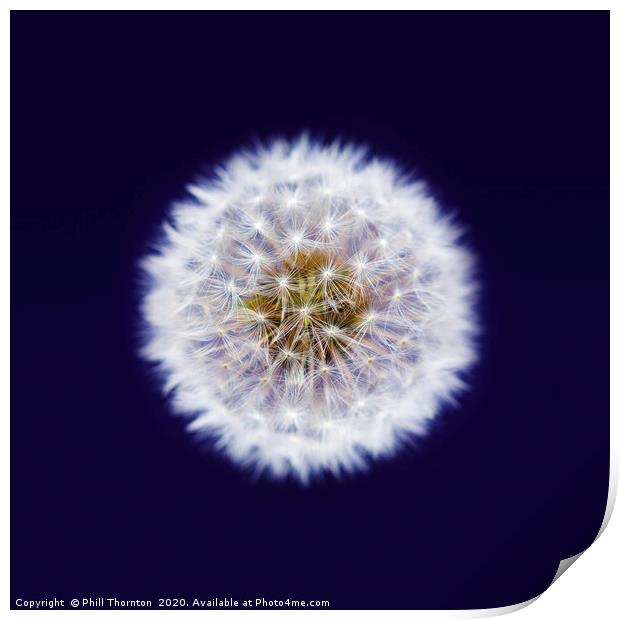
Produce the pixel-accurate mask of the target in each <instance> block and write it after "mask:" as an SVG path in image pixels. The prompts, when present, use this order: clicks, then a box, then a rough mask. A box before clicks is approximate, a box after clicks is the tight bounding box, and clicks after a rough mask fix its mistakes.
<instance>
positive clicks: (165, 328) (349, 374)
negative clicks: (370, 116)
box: [143, 138, 475, 482]
mask: <svg viewBox="0 0 620 620" xmlns="http://www.w3.org/2000/svg"><path fill="white" fill-rule="evenodd" d="M189 192H190V193H191V194H192V199H188V200H187V201H186V202H183V203H181V204H178V205H176V206H175V207H174V210H173V213H172V224H171V225H166V227H165V238H164V240H163V241H162V243H161V247H160V248H159V251H158V252H157V253H155V254H152V255H150V256H148V257H147V258H146V259H145V260H144V261H143V268H144V270H145V272H146V273H147V274H148V288H147V292H146V294H145V297H144V304H143V313H144V317H145V320H146V324H147V327H148V336H147V342H146V344H145V346H144V348H143V354H144V356H145V357H146V358H147V359H148V360H152V361H155V362H157V363H158V364H159V366H160V367H161V369H162V370H163V374H164V375H165V376H166V377H167V381H166V386H165V387H166V390H167V391H170V392H172V394H173V408H174V410H175V412H177V413H180V414H187V415H188V416H190V421H189V424H188V429H189V430H190V431H192V432H194V433H196V434H197V435H199V436H208V437H209V438H210V439H211V440H213V441H214V442H215V445H216V446H217V447H218V448H219V449H221V450H223V451H225V452H226V453H227V454H228V455H229V456H230V457H231V458H232V459H233V460H234V461H236V462H238V463H240V464H243V465H249V466H253V467H255V468H257V469H258V470H261V471H263V470H266V471H268V472H270V473H271V474H272V475H275V476H285V475H288V474H293V475H294V476H296V477H297V478H298V479H299V480H300V481H302V482H305V481H308V480H309V479H310V478H311V477H312V476H313V475H314V474H319V473H322V472H326V471H331V472H333V473H335V474H338V473H340V472H342V471H345V470H355V469H357V468H361V467H364V466H365V465H366V463H367V462H368V460H369V457H377V456H380V455H389V454H391V453H393V452H394V450H395V449H396V448H397V447H398V446H399V445H400V444H401V443H402V442H403V441H404V440H406V439H407V438H411V437H412V436H415V435H421V434H423V433H424V432H425V431H426V430H427V427H428V423H429V421H430V420H431V419H432V418H433V417H434V416H435V415H436V414H437V412H438V409H439V407H440V405H441V403H442V402H443V401H446V400H450V399H451V398H452V397H453V396H454V395H455V394H456V393H457V392H458V391H459V390H460V389H461V388H462V387H463V386H464V385H463V380H462V372H463V371H464V370H466V369H467V367H468V366H469V365H470V364H471V363H472V361H473V359H474V347H473V344H472V338H473V334H474V332H475V320H474V316H473V312H472V307H471V305H472V293H473V290H474V283H473V282H472V277H471V267H472V261H471V257H470V254H469V253H468V252H467V250H466V249H464V247H462V245H460V244H459V235H460V233H459V230H458V228H456V227H455V226H454V224H453V223H452V222H451V221H450V219H448V218H447V217H446V216H445V214H443V213H442V212H441V211H440V210H439V208H438V206H437V204H436V203H435V201H434V200H433V199H432V198H431V197H430V196H429V195H428V194H427V193H426V191H425V188H424V186H423V185H422V184H420V183H418V182H408V181H406V180H404V179H403V178H402V177H401V176H400V175H399V173H398V171H397V170H396V169H395V168H394V166H393V165H392V164H390V163H386V162H383V161H377V160H370V159H368V158H367V157H366V156H365V154H364V152H363V151H361V150H359V149H357V148H354V147H350V146H342V145H338V144H333V145H330V146H321V145H318V144H314V143H312V142H311V141H310V140H308V139H306V138H302V139H300V140H298V141H296V142H294V143H288V142H284V141H278V142H274V143H273V144H271V145H270V146H269V147H268V148H263V149H259V150H257V151H254V152H248V153H242V154H240V155H237V156H235V157H233V158H232V159H231V160H229V161H228V162H227V163H226V164H225V165H224V166H223V167H221V168H220V169H218V170H217V174H216V175H215V178H213V179H210V180H204V181H200V182H198V183H196V184H195V185H193V186H190V187H189Z"/></svg>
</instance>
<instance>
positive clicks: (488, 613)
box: [475, 449, 618, 618]
mask: <svg viewBox="0 0 620 620" xmlns="http://www.w3.org/2000/svg"><path fill="white" fill-rule="evenodd" d="M617 491H618V460H617V455H616V454H614V450H613V449H610V463H609V487H608V491H607V505H606V506H605V514H604V516H603V521H602V522H601V527H600V528H599V531H598V533H597V535H596V536H595V537H594V540H593V541H592V543H594V542H595V541H596V540H598V538H600V536H601V534H602V533H603V532H604V531H605V528H606V527H607V524H608V523H609V520H610V519H611V513H612V512H613V511H614V506H615V504H616V494H617ZM592 543H590V545H588V547H586V548H585V549H584V550H583V551H580V552H579V553H576V554H575V555H573V556H571V557H570V558H565V559H564V560H561V561H560V563H559V565H558V569H557V571H556V573H555V576H554V577H553V580H552V581H551V583H550V584H549V585H548V586H547V587H546V588H545V590H543V591H542V592H541V593H540V594H539V595H538V596H534V597H533V598H531V599H528V600H527V601H523V602H522V603H516V604H515V605H506V606H505V607H494V608H491V609H479V610H475V612H476V616H475V617H478V618H481V617H493V616H503V615H505V614H510V613H512V612H515V611H519V610H520V609H523V608H524V607H527V606H528V605H531V604H532V603H533V602H534V601H536V600H538V599H539V598H540V597H541V596H542V595H543V594H544V593H545V592H546V591H547V590H548V589H549V588H550V587H551V586H552V585H553V584H554V583H555V582H556V581H557V580H558V579H559V578H560V577H561V576H562V575H563V574H564V573H565V572H566V571H567V570H568V568H569V567H570V566H572V565H573V564H574V563H575V562H576V561H577V560H578V559H579V558H580V557H581V556H582V555H583V554H584V553H585V552H586V551H587V550H588V548H589V547H590V546H591V545H592Z"/></svg>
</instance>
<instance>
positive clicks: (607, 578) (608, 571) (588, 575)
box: [0, 0, 620, 620]
mask: <svg viewBox="0 0 620 620" xmlns="http://www.w3.org/2000/svg"><path fill="white" fill-rule="evenodd" d="M612 4H613V3H609V2H589V3H586V2H583V1H582V2H578V1H570V0H565V1H564V2H560V1H558V0H555V1H546V2H533V1H528V2H519V3H511V6H505V5H504V6H502V7H501V9H502V10H523V9H534V10H539V9H543V10H547V9H549V10H577V9H581V10H583V9H588V10H594V9H598V10H612V14H611V26H612V28H611V31H612V33H617V28H615V29H614V27H615V26H616V25H617V24H616V22H617V19H616V17H615V11H614V10H613V8H614V7H613V6H612ZM205 8H214V9H224V8H225V9H252V8H261V9H283V8H284V9H286V8H289V9H290V8H293V7H291V6H290V3H286V2H282V1H275V2H274V1H272V2H261V3H258V2H250V1H248V0H246V1H235V0H228V1H221V0H220V1H214V2H210V3H208V5H206V3H205V2H201V1H200V0H176V2H170V1H166V0H151V1H148V0H123V1H118V0H117V1H114V0H109V1H107V2H101V1H96V0H93V1H92V2H85V1H77V0H73V1H65V2H53V1H51V0H48V1H45V0H39V1H35V0H30V1H29V0H10V2H9V3H8V7H6V8H4V10H3V11H2V13H1V17H0V20H1V21H0V50H1V52H0V54H1V62H0V81H1V83H2V84H3V85H5V86H6V90H4V91H3V92H2V96H1V97H0V110H1V111H2V116H3V118H4V123H3V124H2V129H1V130H0V131H1V133H0V144H1V145H2V147H1V151H0V152H1V153H2V166H1V170H0V188H1V190H2V196H3V197H4V201H3V202H4V208H3V209H2V218H3V220H2V226H1V228H0V230H1V234H2V235H3V243H2V244H1V246H0V248H1V249H0V251H1V252H2V259H3V260H2V270H1V277H2V280H3V284H4V290H5V291H8V290H9V243H10V232H9V230H10V216H9V209H8V205H9V201H10V194H9V191H10V187H9V160H10V150H9V144H10V141H9V138H10V129H9V119H10V110H9V98H8V92H9V42H10V23H9V11H10V10H44V9H48V10H49V9H53V10H78V9H81V10H85V9H86V10H112V9H120V10H134V9H135V10H167V9H177V10H189V9H194V10H204V9H205ZM294 8H296V9H305V8H308V9H310V8H311V9H322V8H326V9H349V8H353V9H375V8H381V9H441V10H453V9H468V10H469V9H475V10H489V9H495V10H497V9H498V8H500V7H497V6H496V4H495V3H493V2H490V1H486V2H473V3H469V4H468V3H465V2H458V1H451V2H445V1H444V2H428V1H426V2H415V3H410V2H404V1H402V0H400V1H393V0H384V2H381V3H378V2H369V1H365V0H358V1H357V2H355V1H354V0H349V1H346V2H343V1H338V0H328V1H325V0H314V1H312V2H310V1H307V0H306V1H299V2H297V3H296V4H295V7H294ZM611 42H612V54H611V56H612V66H613V67H617V66H618V63H617V62H616V61H617V58H618V46H617V44H616V43H615V40H614V37H613V34H612V37H611ZM611 74H612V76H613V71H612V72H611ZM616 86H617V82H616V80H613V79H612V89H611V103H612V105H611V109H612V110H614V109H618V96H617V88H616ZM617 132H618V128H617V126H616V124H615V123H614V122H613V118H612V132H611V135H612V150H611V156H612V159H611V162H612V168H611V169H612V171H615V170H616V164H617V158H616V152H615V146H616V144H617V137H618V135H617ZM613 181H614V179H613V176H612V194H611V196H612V198H611V204H615V202H616V201H615V198H616V197H617V191H616V186H615V183H614V182H613ZM618 233H619V230H618V217H617V215H616V213H615V212H614V211H613V210H612V217H611V239H612V240H613V241H614V243H612V260H611V265H612V273H616V274H617V273H618V269H617V268H618V257H619V252H618V250H617V249H616V248H617V244H619V243H620V236H619V234H618ZM4 299H5V300H6V301H5V303H3V304H2V306H1V312H2V319H3V320H2V326H3V331H2V343H3V345H4V346H3V351H4V356H3V358H2V372H0V381H1V394H2V397H3V399H2V400H3V404H4V407H3V411H4V413H5V415H4V447H5V449H4V451H3V454H2V465H3V469H4V472H3V475H2V478H1V480H2V486H3V488H2V491H3V493H2V495H3V497H5V498H7V500H8V496H9V437H10V433H9V416H8V411H9V397H10V394H9V372H10V361H9V342H10V333H9V314H10V311H9V306H8V295H5V298H4ZM618 301H619V296H618V286H617V285H613V286H612V291H611V315H612V316H616V317H617V316H620V304H619V303H618ZM611 343H612V358H611V362H612V365H611V369H612V386H613V383H614V381H613V378H615V377H618V372H617V370H618V344H619V333H618V329H617V328H616V326H615V324H614V323H612V338H611ZM611 397H612V400H611V403H612V407H611V421H610V422H611V472H610V486H609V497H608V504H607V510H606V513H605V518H604V521H603V525H602V526H601V531H600V532H599V536H600V535H601V534H602V533H603V530H605V529H606V526H607V524H608V523H609V520H610V517H611V512H612V510H613V504H614V502H615V497H616V493H617V486H618V439H619V436H618V428H619V425H618V419H617V414H618V402H617V390H614V389H613V387H612V394H611ZM7 505H8V501H7ZM0 518H1V519H2V525H3V526H4V527H3V530H4V532H5V537H4V539H3V545H2V547H1V548H0V550H1V551H2V556H3V558H4V562H3V563H2V569H1V570H2V574H1V577H2V583H1V585H0V591H1V592H2V602H3V607H2V608H1V609H2V610H3V611H5V612H8V606H9V603H10V591H9V574H10V569H9V523H8V521H9V515H8V510H3V511H2V513H1V517H0ZM617 521H618V518H617V517H616V518H615V521H614V525H613V526H612V528H610V529H609V530H608V531H605V533H604V538H603V541H604V543H601V542H599V541H598V537H597V540H596V541H595V542H594V543H593V544H592V546H591V548H589V549H588V550H587V553H586V554H585V557H586V559H585V560H581V562H579V563H578V564H577V568H571V570H570V571H569V572H568V574H567V576H563V577H562V579H561V580H560V581H559V582H558V583H556V581H555V580H554V583H553V586H552V587H551V588H550V590H549V592H550V593H549V594H545V593H543V594H545V595H544V596H543V595H542V594H541V595H540V596H538V597H535V598H534V599H531V600H530V601H524V602H523V603H520V604H518V605H512V606H510V607H502V608H495V609H487V610H465V611H439V610H438V611H385V612H378V611H355V612H350V611H337V610H333V611H331V612H329V613H331V614H337V615H339V616H344V617H347V616H349V615H351V616H353V615H354V616H355V617H356V618H357V617H368V618H376V617H377V615H378V613H381V614H382V615H383V614H389V615H391V616H405V615H406V616H407V617H432V618H480V617H490V616H497V615H502V614H506V613H510V612H513V611H517V610H519V609H523V608H526V609H525V610H524V611H523V612H521V617H523V618H531V619H538V618H540V619H543V618H544V619H545V620H546V619H547V618H548V617H549V616H550V615H551V614H553V616H558V617H562V618H568V619H569V620H570V619H571V618H580V619H581V618H583V617H584V616H585V615H586V614H587V615H589V616H591V617H593V618H597V619H598V618H601V619H602V618H617V617H619V613H620V596H618V595H617V590H618V586H617V577H618V574H619V571H618V566H617V558H618V557H619V555H620V529H619V526H618V524H617ZM16 552H19V550H16ZM580 556H581V554H578V555H577V556H575V557H573V558H569V559H566V560H563V561H562V562H561V563H560V566H559V567H558V573H557V575H556V580H557V578H558V577H559V576H561V575H562V574H563V572H564V571H565V570H566V569H567V568H568V567H569V566H571V564H572V563H573V562H574V561H575V560H576V559H577V558H578V557H580ZM588 558H589V559H588ZM539 599H540V600H539ZM534 601H537V602H536V604H535V605H531V603H533V602H534ZM8 613H12V612H8ZM18 613H19V614H20V617H22V614H23V615H24V617H25V616H26V615H30V614H36V613H37V612H32V611H22V612H18ZM49 613H52V614H55V615H58V614H64V613H65V611H64V610H55V611H51V612H49ZM135 613H138V614H148V613H150V612H149V611H138V612H127V611H118V612H112V611H98V612H97V617H98V618H99V617H103V618H107V617H108V615H111V614H113V617H114V618H118V617H119V614H120V615H126V614H135ZM157 613H158V614H164V615H166V617H170V615H172V614H175V615H177V614H182V613H184V612H175V611H170V612H168V611H160V612H157ZM243 613H244V612H242V611H238V612H237V611H226V612H224V611H212V612H209V615H212V614H218V615H219V614H226V617H227V618H231V617H236V616H238V615H240V614H243ZM320 613H323V612H320V611H310V610H308V611H306V612H305V614H304V617H307V615H308V614H313V615H315V614H320ZM71 614H72V615H71V618H73V619H79V618H80V617H83V615H87V614H88V612H86V611H82V612H80V611H72V612H71ZM230 614H232V616H231V615H230ZM262 614H267V616H266V617H271V615H272V614H273V615H274V616H276V615H277V617H278V618H286V617H295V618H297V619H298V618H299V613H298V612H289V611H277V612H269V611H263V612H262ZM134 617H135V616H134Z"/></svg>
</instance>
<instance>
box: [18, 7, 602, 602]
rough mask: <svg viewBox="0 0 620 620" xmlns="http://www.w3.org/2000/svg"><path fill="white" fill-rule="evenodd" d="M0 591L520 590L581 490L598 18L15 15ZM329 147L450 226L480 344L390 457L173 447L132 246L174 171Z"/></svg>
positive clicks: (589, 486) (358, 593) (550, 571)
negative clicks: (345, 458) (309, 479)
mask: <svg viewBox="0 0 620 620" xmlns="http://www.w3.org/2000/svg"><path fill="white" fill-rule="evenodd" d="M11 22H12V32H11V35H12V36H11V44H12V67H11V68H12V84H11V86H12V91H11V108H12V220H11V225H12V248H11V250H12V264H11V275H12V282H11V285H12V347H11V356H12V377H11V386H12V409H13V411H12V429H11V430H12V583H11V586H12V591H13V592H12V595H13V598H15V597H22V598H28V597H33V598H44V597H52V596H57V597H64V598H71V597H85V596H91V597H95V596H117V597H119V598H123V597H125V598H129V597H131V598H136V597H151V598H155V597H159V596H187V597H193V596H198V597H202V598H205V597H209V596H216V595H219V596H233V597H236V598H238V599H242V598H246V597H247V598H254V597H256V596H264V597H266V598H287V597H294V598H297V599H304V598H305V599H310V598H320V599H329V600H330V601H331V604H332V607H334V608H335V607H340V608H341V607H383V608H432V607H439V608H465V607H491V606H498V605H507V604H512V603H517V602H520V601H523V600H525V599H528V598H530V597H532V596H535V595H537V594H539V593H540V592H541V591H542V590H543V589H544V588H545V587H546V586H547V585H548V584H549V582H550V580H551V579H552V577H553V575H554V573H555V571H556V568H557V564H558V562H559V560H560V559H562V558H564V557H567V556H571V555H573V554H575V553H577V552H579V551H582V550H583V549H584V548H585V547H586V546H587V545H588V544H589V543H590V542H591V541H592V540H593V538H594V536H595V534H596V532H597V531H598V528H599V526H600V523H601V520H602V516H603V512H604V507H605V502H606V497H607V479H608V445H609V441H608V439H609V437H608V408H609V402H608V390H609V366H608V364H609V349H608V346H609V345H608V342H609V293H608V284H609V267H608V264H609V262H608V261H609V228H608V222H609V194H608V184H609V142H608V140H609V86H608V76H609V18H608V14H607V13H606V12H600V13H580V12H571V13H568V12H566V13H545V12H541V13H511V12H503V13H477V12H472V13H467V14H463V13H406V14H405V13H401V14H397V13H390V14H387V13H386V14H379V13H375V14H370V13H347V14H340V13H329V14H328V13H313V14H307V13H295V14H278V13H262V14H249V13H244V14H211V13H206V12H205V13H197V14H196V13H155V12H153V13H98V12H91V13H63V12H57V13H53V14H51V13H36V12H35V13H32V12H18V13H13V14H12V19H11ZM301 129H310V130H314V131H316V132H320V133H321V134H322V135H324V136H325V137H326V138H331V137H334V136H336V135H339V136H344V137H345V138H350V139H354V140H358V141H363V142H366V143H368V144H370V145H372V146H373V148H374V150H375V151H376V152H378V153H380V154H385V155H388V156H391V157H394V158H396V159H397V160H399V161H400V162H402V163H403V165H404V166H406V167H408V168H415V170H417V171H418V172H419V173H420V174H421V175H422V176H423V177H425V178H426V179H428V180H429V181H430V182H431V184H432V185H433V186H434V187H435V189H436V191H437V194H438V196H439V197H440V199H441V200H442V201H443V203H444V204H445V205H446V206H447V207H449V208H454V209H458V211H459V213H460V217H461V219H462V221H463V222H464V223H466V224H467V225H468V227H469V229H470V232H469V242H470V243H471V245H472V247H474V248H475V250H476V252H477V254H478V256H479V259H480V270H481V279H482V281H483V283H484V292H483V295H482V298H481V302H480V306H481V314H482V322H483V325H484V330H485V333H484V337H483V340H482V343H481V346H482V358H481V362H480V364H479V365H478V367H477V369H476V371H475V372H474V373H473V375H472V384H473V389H472V390H471V391H470V392H469V393H468V394H467V395H466V396H464V397H463V399H462V406H461V407H460V408H458V409H454V410H451V411H446V412H445V414H444V415H443V416H442V417H441V420H440V421H439V422H438V424H437V426H436V428H435V431H434V433H433V434H432V435H431V436H430V437H429V438H428V439H426V440H423V441H422V442H421V443H420V445H419V447H418V448H417V449H416V450H411V451H406V452H403V453H402V454H401V455H400V456H399V457H398V458H396V459H394V460H391V461H386V462H382V463H379V464H377V465H376V466H375V467H374V468H373V469H372V471H371V472H370V473H369V474H368V475H360V476H357V477H354V478H351V479H347V480H344V481H334V480H324V481H323V482H321V483H320V484H317V485H316V486H315V487H313V488H311V489H303V488H298V487H296V486H295V485H293V484H289V483H280V484H272V483H269V482H267V481H264V480H263V481H259V482H258V483H254V482H252V480H251V479H250V477H249V476H248V475H247V474H244V473H240V472H239V471H238V470H237V469H236V468H235V467H233V466H232V465H229V464H228V462H227V461H225V460H223V459H221V458H220V457H218V456H214V455H212V454H209V453H207V454H203V453H201V451H200V449H198V448H197V447H196V446H194V445H193V444H192V443H191V442H190V440H189V439H188V438H187V437H186V435H185V433H184V432H183V429H182V424H181V423H180V421H178V420H176V419H173V418H172V417H171V416H170V415H169V412H168V408H167V404H166V402H165V401H164V399H163V398H162V397H161V396H160V394H159V384H158V383H157V381H156V380H155V379H154V378H153V377H152V376H151V375H150V374H149V371H148V369H147V368H145V366H144V365H143V364H142V362H140V361H139V360H138V359H137V356H136V353H135V349H136V346H135V343H136V337H135V332H136V326H137V317H138V315H137V299H138V297H137V292H136V261H137V259H138V258H139V256H140V255H141V254H142V253H143V252H144V251H145V248H146V243H147V242H148V240H149V239H151V238H153V236H154V235H155V234H156V233H157V230H158V227H159V224H160V222H161V220H162V218H163V217H164V215H165V213H166V208H167V205H168V204H169V202H170V201H171V200H173V199H175V198H178V197H180V196H182V189H183V186H184V184H185V183H186V182H187V181H188V180H190V179H191V177H192V175H193V174H194V173H195V172H196V171H197V169H198V167H199V165H204V166H207V167H208V166H209V165H212V164H214V163H217V162H218V161H219V160H221V159H222V158H223V157H225V156H227V155H228V154H229V153H230V152H231V151H232V150H234V149H235V148H237V147H239V146H243V145H246V144H247V143H248V141H251V140H252V139H254V138H257V137H258V138H261V137H263V138H264V137H268V136H270V135H272V134H274V133H280V134H284V135H295V134H296V133H297V132H298V131H299V130H301Z"/></svg>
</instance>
